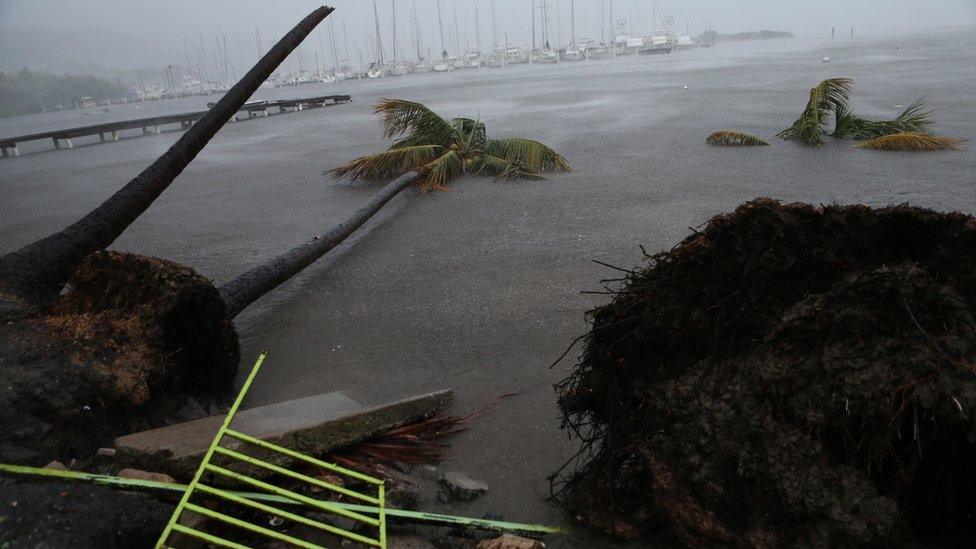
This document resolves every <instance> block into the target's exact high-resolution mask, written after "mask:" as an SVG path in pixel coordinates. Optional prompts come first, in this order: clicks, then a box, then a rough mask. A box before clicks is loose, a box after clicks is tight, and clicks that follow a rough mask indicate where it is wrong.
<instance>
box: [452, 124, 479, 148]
mask: <svg viewBox="0 0 976 549" xmlns="http://www.w3.org/2000/svg"><path fill="white" fill-rule="evenodd" d="M452 122H453V124H454V130H455V132H457V134H458V135H460V136H461V137H462V138H463V139H464V140H465V141H466V142H467V146H466V147H465V148H466V149H467V150H483V149H484V148H485V143H486V142H487V141H488V135H487V129H486V128H485V123H484V122H482V121H480V120H475V119H473V118H463V117H458V118H455V119H454V120H453V121H452Z"/></svg>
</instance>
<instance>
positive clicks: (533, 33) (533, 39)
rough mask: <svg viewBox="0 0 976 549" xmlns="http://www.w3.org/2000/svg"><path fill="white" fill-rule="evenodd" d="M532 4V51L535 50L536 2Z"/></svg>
mask: <svg viewBox="0 0 976 549" xmlns="http://www.w3.org/2000/svg"><path fill="white" fill-rule="evenodd" d="M531 2H532V49H533V50H534V49H535V0H531Z"/></svg>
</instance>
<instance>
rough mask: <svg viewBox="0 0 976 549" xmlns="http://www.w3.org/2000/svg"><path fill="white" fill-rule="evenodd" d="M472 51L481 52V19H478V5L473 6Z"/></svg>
mask: <svg viewBox="0 0 976 549" xmlns="http://www.w3.org/2000/svg"><path fill="white" fill-rule="evenodd" d="M474 39H475V43H474V49H476V50H478V51H481V19H480V18H479V17H478V4H475V5H474Z"/></svg>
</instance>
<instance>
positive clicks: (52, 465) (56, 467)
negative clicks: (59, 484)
mask: <svg viewBox="0 0 976 549" xmlns="http://www.w3.org/2000/svg"><path fill="white" fill-rule="evenodd" d="M44 468H45V469H54V470H56V471H67V470H68V468H67V467H65V466H64V464H63V463H61V462H60V461H52V462H51V463H48V464H47V465H45V466H44Z"/></svg>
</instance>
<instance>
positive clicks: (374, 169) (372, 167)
mask: <svg viewBox="0 0 976 549" xmlns="http://www.w3.org/2000/svg"><path fill="white" fill-rule="evenodd" d="M443 150H444V147H441V146H440V145H414V146H407V147H400V148H390V149H388V150H386V151H383V152H381V153H377V154H371V155H367V156H361V157H359V158H357V159H355V160H352V161H350V162H347V163H345V164H343V165H341V166H339V167H338V168H334V169H332V170H331V171H330V173H332V175H334V176H335V177H336V179H342V178H344V177H346V178H349V179H352V180H356V179H365V180H377V179H388V178H390V177H397V176H399V175H401V174H403V173H406V172H408V171H410V170H413V169H416V168H418V167H420V166H424V165H425V164H427V163H429V162H430V161H431V160H434V159H435V158H437V155H439V154H440V153H441V151H443Z"/></svg>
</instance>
